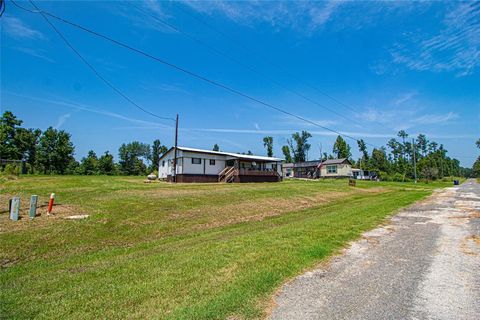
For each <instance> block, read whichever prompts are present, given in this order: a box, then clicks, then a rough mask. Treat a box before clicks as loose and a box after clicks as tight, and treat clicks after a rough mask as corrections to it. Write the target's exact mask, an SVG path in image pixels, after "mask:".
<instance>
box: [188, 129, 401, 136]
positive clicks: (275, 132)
mask: <svg viewBox="0 0 480 320" xmlns="http://www.w3.org/2000/svg"><path fill="white" fill-rule="evenodd" d="M182 130H183V131H200V132H214V133H238V134H258V135H265V134H271V135H288V136H289V135H291V134H292V133H294V132H295V131H298V130H297V129H281V130H274V129H266V130H254V129H229V128H182ZM309 132H310V133H311V134H312V135H314V136H315V135H317V136H328V137H335V136H337V135H338V134H337V133H335V132H331V131H326V130H325V131H318V130H313V131H310V130H309ZM339 132H340V133H341V134H344V135H349V136H352V137H358V138H391V137H395V134H393V133H371V132H351V131H339Z"/></svg>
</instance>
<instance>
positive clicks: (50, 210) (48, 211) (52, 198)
mask: <svg viewBox="0 0 480 320" xmlns="http://www.w3.org/2000/svg"><path fill="white" fill-rule="evenodd" d="M54 200H55V193H52V194H51V195H50V201H48V209H47V214H50V213H51V212H52V209H53V201H54Z"/></svg>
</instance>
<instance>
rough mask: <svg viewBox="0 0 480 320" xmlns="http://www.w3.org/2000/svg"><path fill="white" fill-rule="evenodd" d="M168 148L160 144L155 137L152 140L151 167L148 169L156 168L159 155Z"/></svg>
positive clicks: (153, 169)
mask: <svg viewBox="0 0 480 320" xmlns="http://www.w3.org/2000/svg"><path fill="white" fill-rule="evenodd" d="M167 151H168V149H167V147H166V146H164V145H162V143H161V142H160V140H158V139H156V140H155V141H153V145H152V167H151V169H150V171H155V170H158V165H159V163H158V161H159V160H160V156H161V155H162V154H164V153H165V152H167Z"/></svg>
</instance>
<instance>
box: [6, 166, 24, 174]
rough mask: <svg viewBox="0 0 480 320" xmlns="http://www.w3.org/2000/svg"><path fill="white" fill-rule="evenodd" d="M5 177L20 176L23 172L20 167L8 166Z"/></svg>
mask: <svg viewBox="0 0 480 320" xmlns="http://www.w3.org/2000/svg"><path fill="white" fill-rule="evenodd" d="M3 172H4V173H5V175H12V176H19V175H20V172H21V168H20V166H17V165H14V164H7V165H6V166H5V168H4V169H3Z"/></svg>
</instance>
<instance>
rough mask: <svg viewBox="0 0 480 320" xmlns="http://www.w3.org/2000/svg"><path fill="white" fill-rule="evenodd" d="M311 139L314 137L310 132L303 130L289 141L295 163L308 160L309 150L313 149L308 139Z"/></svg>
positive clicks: (293, 135)
mask: <svg viewBox="0 0 480 320" xmlns="http://www.w3.org/2000/svg"><path fill="white" fill-rule="evenodd" d="M311 137H312V135H311V134H310V133H309V132H307V131H305V130H303V131H302V132H301V133H298V132H295V133H294V134H292V139H288V140H287V143H288V145H289V147H290V151H291V152H293V161H294V162H304V161H306V160H307V154H308V150H310V147H311V145H310V144H309V143H308V139H309V138H311ZM294 143H295V145H294Z"/></svg>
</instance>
